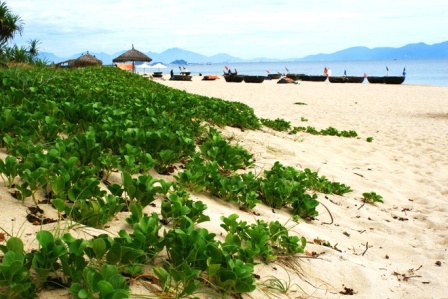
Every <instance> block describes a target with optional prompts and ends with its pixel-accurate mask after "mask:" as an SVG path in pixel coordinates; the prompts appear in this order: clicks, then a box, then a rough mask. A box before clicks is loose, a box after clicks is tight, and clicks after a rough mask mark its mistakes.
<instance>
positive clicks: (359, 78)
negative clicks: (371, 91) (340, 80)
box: [345, 76, 364, 83]
mask: <svg viewBox="0 0 448 299" xmlns="http://www.w3.org/2000/svg"><path fill="white" fill-rule="evenodd" d="M345 79H346V82H347V83H362V82H364V76H346V77H345Z"/></svg>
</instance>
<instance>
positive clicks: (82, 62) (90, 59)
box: [70, 51, 103, 67]
mask: <svg viewBox="0 0 448 299" xmlns="http://www.w3.org/2000/svg"><path fill="white" fill-rule="evenodd" d="M102 65H103V62H102V61H101V60H99V59H98V58H96V57H95V56H93V55H90V54H89V51H87V54H85V55H82V56H81V57H79V58H77V59H75V61H73V63H70V66H73V67H86V66H102Z"/></svg>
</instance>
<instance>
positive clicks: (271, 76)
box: [266, 73, 282, 80]
mask: <svg viewBox="0 0 448 299" xmlns="http://www.w3.org/2000/svg"><path fill="white" fill-rule="evenodd" d="M281 77H282V74H280V73H277V74H268V76H267V78H266V79H269V80H272V79H280V78H281Z"/></svg>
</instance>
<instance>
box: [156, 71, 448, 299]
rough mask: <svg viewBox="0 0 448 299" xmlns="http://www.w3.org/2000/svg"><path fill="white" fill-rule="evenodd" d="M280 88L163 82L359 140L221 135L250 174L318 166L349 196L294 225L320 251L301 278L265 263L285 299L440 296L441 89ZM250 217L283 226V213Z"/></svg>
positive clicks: (447, 221)
mask: <svg viewBox="0 0 448 299" xmlns="http://www.w3.org/2000/svg"><path fill="white" fill-rule="evenodd" d="M276 82H277V80H268V81H265V82H263V83H262V84H248V83H226V82H225V80H223V79H219V80H216V81H201V78H200V77H197V76H196V77H194V78H193V81H192V82H188V81H169V80H165V81H161V83H162V84H164V85H167V86H171V87H174V88H177V89H182V90H185V91H187V92H190V93H194V94H201V95H205V96H208V97H217V98H222V99H225V100H229V101H238V102H242V103H245V104H247V105H249V106H251V107H253V108H254V110H255V114H256V115H257V116H259V117H263V118H269V119H276V118H283V119H285V120H287V121H290V122H291V125H292V126H313V127H315V128H316V129H318V130H320V129H325V128H327V127H329V126H331V127H334V128H336V129H338V130H354V131H356V132H357V133H358V136H359V137H360V138H358V139H356V138H342V137H332V136H315V135H310V134H306V133H299V134H296V135H288V134H286V133H279V132H276V131H272V130H270V129H267V128H264V129H262V130H260V131H246V132H241V131H239V130H236V129H228V128H226V129H225V130H224V131H225V132H226V133H227V134H228V135H229V136H234V138H235V139H236V140H237V141H238V143H240V144H242V145H243V146H244V147H245V148H247V149H248V150H249V151H250V152H251V153H253V154H254V155H255V157H256V158H257V162H256V167H255V172H261V171H262V170H263V169H265V168H267V167H270V166H272V165H273V163H274V162H275V161H280V162H281V163H283V164H284V165H288V166H293V167H296V168H298V169H304V168H310V169H311V170H313V171H318V172H319V174H320V175H325V176H326V177H327V178H330V179H333V180H335V181H337V182H342V183H344V184H347V185H349V186H351V187H352V189H353V192H351V193H348V194H345V195H344V196H343V197H342V196H335V195H331V196H330V195H327V196H325V195H323V194H321V195H319V201H320V202H321V203H322V204H324V205H325V206H326V207H327V208H328V209H329V211H330V212H331V215H330V214H329V213H328V212H327V211H326V210H325V209H324V208H323V207H322V206H320V208H319V216H318V217H317V219H316V220H315V221H311V222H302V223H300V224H299V225H297V226H295V227H294V228H293V230H294V231H295V232H296V233H297V234H298V235H299V236H304V237H305V238H306V239H307V240H308V242H309V244H308V245H307V248H306V249H307V251H308V252H317V253H318V258H316V259H302V260H301V261H300V266H301V269H300V273H301V275H303V276H302V277H299V276H297V275H296V274H291V273H290V276H288V275H286V276H285V274H284V273H283V274H281V273H280V272H281V271H280V267H277V269H278V271H272V268H273V267H272V266H270V265H268V266H265V267H260V269H259V270H260V271H267V272H270V273H271V274H270V275H275V276H277V277H278V275H283V277H284V279H285V280H286V281H288V279H290V282H291V285H293V286H292V287H291V292H290V293H289V298H303V297H304V298H307V297H310V298H335V297H342V296H343V294H342V293H347V292H346V290H347V289H345V288H348V289H352V290H353V293H354V294H355V295H356V296H355V297H357V298H443V297H448V283H447V280H446V277H448V269H447V263H446V260H447V257H448V251H447V250H448V234H447V229H448V213H447V210H448V209H447V203H448V159H447V155H446V153H447V149H448V105H447V104H448V102H447V100H448V88H446V87H431V86H413V85H383V84H380V85H375V84H368V83H364V84H331V83H328V82H325V83H319V82H301V83H300V84H277V83H276ZM297 103H302V105H299V104H297ZM303 104H306V105H303ZM303 120H307V121H306V122H304V121H303ZM367 137H373V142H371V143H369V142H367V141H366V138H367ZM364 192H376V193H377V194H380V195H381V196H382V197H383V200H384V203H383V204H381V203H377V204H375V205H371V204H365V205H363V202H362V200H361V199H362V193H364ZM256 210H258V211H259V212H260V213H261V214H262V215H261V217H266V218H269V219H271V218H277V219H279V221H281V222H282V221H283V223H286V221H287V220H288V217H289V214H287V213H285V214H281V213H275V214H273V213H272V211H270V209H261V208H260V209H259V208H257V209H256ZM331 217H333V223H332V224H328V223H330V222H331ZM251 218H253V216H249V217H247V219H248V221H249V220H250V219H251ZM315 239H321V240H326V241H329V242H330V244H332V245H335V244H337V247H336V248H337V249H339V251H338V250H334V249H331V248H328V247H325V246H320V245H317V244H311V243H313V240H315ZM314 243H316V242H314ZM266 268H269V269H266ZM283 268H284V267H283ZM286 269H287V268H286ZM273 272H274V273H273ZM341 292H342V293H341ZM264 295H266V294H262V293H258V294H257V295H256V294H255V293H254V294H253V297H259V298H264Z"/></svg>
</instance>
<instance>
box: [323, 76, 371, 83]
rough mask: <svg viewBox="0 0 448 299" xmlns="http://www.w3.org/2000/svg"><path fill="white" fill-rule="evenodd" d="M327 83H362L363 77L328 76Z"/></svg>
mask: <svg viewBox="0 0 448 299" xmlns="http://www.w3.org/2000/svg"><path fill="white" fill-rule="evenodd" d="M328 81H330V82H331V83H362V82H363V81H364V77H361V76H330V77H328Z"/></svg>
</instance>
